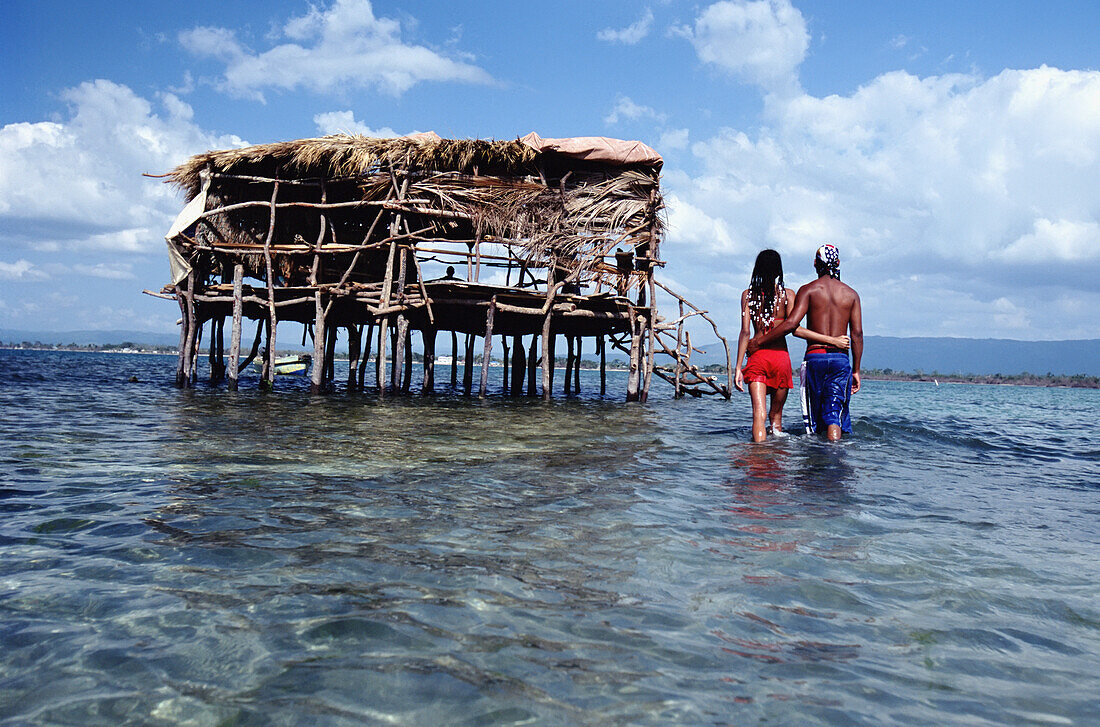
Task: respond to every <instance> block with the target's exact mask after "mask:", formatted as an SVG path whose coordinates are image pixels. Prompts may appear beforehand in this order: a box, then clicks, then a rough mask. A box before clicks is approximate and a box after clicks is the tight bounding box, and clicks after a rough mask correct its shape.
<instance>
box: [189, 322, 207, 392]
mask: <svg viewBox="0 0 1100 727" xmlns="http://www.w3.org/2000/svg"><path fill="white" fill-rule="evenodd" d="M203 323H204V321H201V320H200V321H199V322H198V325H197V327H196V328H195V345H194V346H192V347H191V354H190V355H191V372H190V374H189V375H188V377H187V380H188V381H189V382H190V383H191V386H194V385H195V378H196V376H195V373H196V371H197V370H198V368H199V349H200V348H202V328H203V326H202V324H203Z"/></svg>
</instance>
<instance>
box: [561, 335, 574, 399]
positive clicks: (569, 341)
mask: <svg viewBox="0 0 1100 727" xmlns="http://www.w3.org/2000/svg"><path fill="white" fill-rule="evenodd" d="M572 384H573V336H566V337H565V382H564V384H562V389H561V390H562V392H563V393H564V394H565V395H566V396H569V394H570V392H571V390H572Z"/></svg>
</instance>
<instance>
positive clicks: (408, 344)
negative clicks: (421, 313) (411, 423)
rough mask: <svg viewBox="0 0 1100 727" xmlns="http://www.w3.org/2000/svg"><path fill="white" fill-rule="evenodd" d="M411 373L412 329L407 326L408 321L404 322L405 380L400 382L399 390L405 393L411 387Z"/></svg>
mask: <svg viewBox="0 0 1100 727" xmlns="http://www.w3.org/2000/svg"><path fill="white" fill-rule="evenodd" d="M412 375H413V344H412V330H411V329H410V328H409V324H408V321H406V322H405V380H404V381H403V382H402V383H401V390H402V391H404V392H405V393H406V394H407V393H408V392H409V389H410V388H412Z"/></svg>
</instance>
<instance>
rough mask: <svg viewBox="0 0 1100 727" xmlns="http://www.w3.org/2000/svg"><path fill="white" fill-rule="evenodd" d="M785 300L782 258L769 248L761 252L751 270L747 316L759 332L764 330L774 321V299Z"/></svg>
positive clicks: (785, 291) (785, 289) (785, 290)
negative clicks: (750, 317) (780, 298)
mask: <svg viewBox="0 0 1100 727" xmlns="http://www.w3.org/2000/svg"><path fill="white" fill-rule="evenodd" d="M779 297H782V298H783V300H784V301H785V300H786V299H787V288H786V286H785V285H784V284H783V258H781V257H779V253H778V252H776V251H775V250H772V249H771V248H769V249H767V250H761V251H760V254H759V255H757V256H756V264H755V265H754V266H753V268H752V281H751V282H750V283H749V315H750V316H752V320H753V322H755V323H756V325H757V327H759V328H760V329H761V330H766V329H767V328H769V327H770V326H771V324H772V321H773V320H774V319H775V304H776V299H777V298H779Z"/></svg>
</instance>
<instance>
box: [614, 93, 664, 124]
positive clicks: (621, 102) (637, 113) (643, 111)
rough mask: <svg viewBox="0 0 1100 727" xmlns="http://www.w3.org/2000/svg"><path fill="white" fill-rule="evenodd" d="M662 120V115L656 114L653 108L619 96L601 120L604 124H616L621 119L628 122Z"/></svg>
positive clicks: (627, 97)
mask: <svg viewBox="0 0 1100 727" xmlns="http://www.w3.org/2000/svg"><path fill="white" fill-rule="evenodd" d="M664 118H665V117H664V114H660V113H658V112H657V111H656V110H654V109H653V108H651V107H649V106H643V105H642V104H637V103H634V101H633V100H632V99H631V98H630V97H629V96H622V95H620V96H619V97H618V98H617V99H615V105H614V106H613V107H612V109H611V111H610V112H609V113H608V114H607V116H605V117H603V120H604V123H605V124H617V123H619V121H620V120H622V119H626V120H629V121H634V120H637V119H655V120H657V121H662V120H664Z"/></svg>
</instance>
